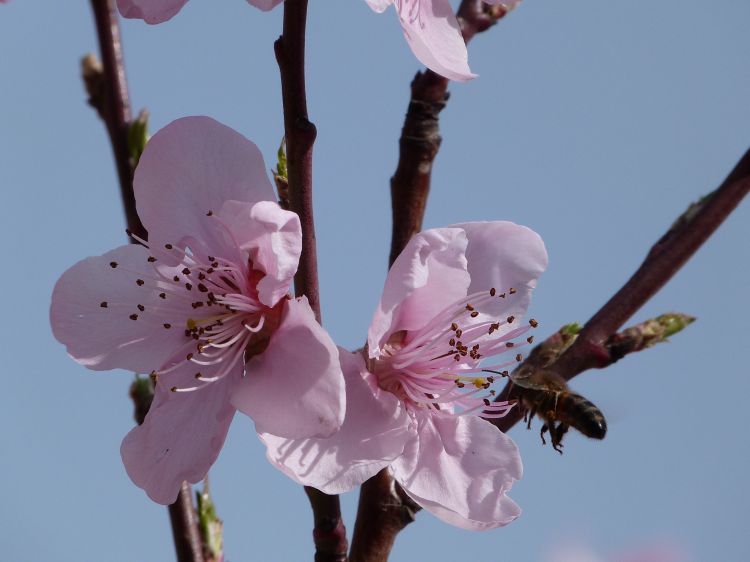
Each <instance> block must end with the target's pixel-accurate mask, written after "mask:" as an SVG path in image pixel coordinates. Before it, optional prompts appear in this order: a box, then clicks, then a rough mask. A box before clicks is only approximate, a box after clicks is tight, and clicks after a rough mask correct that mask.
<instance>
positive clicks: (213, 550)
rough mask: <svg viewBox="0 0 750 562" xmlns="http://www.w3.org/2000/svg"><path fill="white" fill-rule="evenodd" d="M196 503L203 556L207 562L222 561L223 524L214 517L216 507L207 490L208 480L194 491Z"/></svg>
mask: <svg viewBox="0 0 750 562" xmlns="http://www.w3.org/2000/svg"><path fill="white" fill-rule="evenodd" d="M195 496H196V499H197V502H198V525H199V527H200V531H201V538H202V539H203V548H204V555H205V557H206V560H207V561H208V562H212V561H219V560H223V559H224V541H223V538H222V529H223V526H224V524H223V522H222V521H221V519H219V517H218V516H217V515H216V506H215V505H214V502H213V500H212V499H211V493H210V491H209V489H208V478H206V480H204V483H203V490H201V491H199V492H198V491H196V492H195Z"/></svg>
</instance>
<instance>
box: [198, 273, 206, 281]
mask: <svg viewBox="0 0 750 562" xmlns="http://www.w3.org/2000/svg"><path fill="white" fill-rule="evenodd" d="M205 278H206V274H205V273H203V272H202V271H201V272H200V273H198V279H199V280H201V281H203V280H204V279H205Z"/></svg>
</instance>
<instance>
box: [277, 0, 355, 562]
mask: <svg viewBox="0 0 750 562" xmlns="http://www.w3.org/2000/svg"><path fill="white" fill-rule="evenodd" d="M306 23H307V0H286V2H284V24H283V31H282V35H281V37H279V38H278V39H277V40H276V42H275V43H274V51H275V53H276V61H277V62H278V64H279V71H280V74H281V95H282V101H283V106H284V132H285V141H286V158H287V182H288V186H287V189H286V192H287V193H288V197H289V199H288V202H289V209H290V210H292V211H294V212H295V213H297V215H299V218H300V223H301V224H302V255H301V256H300V261H299V267H298V268H297V274H296V275H295V276H294V289H295V293H296V294H297V295H298V296H300V295H305V296H307V300H308V301H309V303H310V306H311V307H312V309H313V311H314V312H315V316H316V318H317V319H318V322H320V320H321V315H320V295H319V289H318V262H317V252H316V248H315V224H314V221H313V206H312V153H313V144H314V143H315V137H316V135H317V131H316V129H315V125H314V124H313V123H312V122H311V121H310V120H309V118H308V115H307V97H306V93H305V27H306ZM305 492H306V493H307V497H308V499H309V500H310V506H311V507H312V510H313V518H314V523H315V528H314V530H313V539H314V541H315V561H316V562H345V561H346V558H347V554H346V553H347V550H348V548H349V545H348V543H347V540H346V527H345V526H344V521H343V519H342V518H341V507H340V505H339V498H338V496H329V495H327V494H323V493H322V492H320V491H318V490H316V489H314V488H309V487H306V488H305Z"/></svg>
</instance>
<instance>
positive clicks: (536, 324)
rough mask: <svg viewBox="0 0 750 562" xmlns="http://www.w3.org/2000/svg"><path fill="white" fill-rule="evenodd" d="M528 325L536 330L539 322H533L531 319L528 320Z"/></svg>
mask: <svg viewBox="0 0 750 562" xmlns="http://www.w3.org/2000/svg"><path fill="white" fill-rule="evenodd" d="M529 325H530V326H531V327H532V328H536V327H537V326H538V325H539V322H537V321H536V320H534V319H533V318H532V319H531V320H529Z"/></svg>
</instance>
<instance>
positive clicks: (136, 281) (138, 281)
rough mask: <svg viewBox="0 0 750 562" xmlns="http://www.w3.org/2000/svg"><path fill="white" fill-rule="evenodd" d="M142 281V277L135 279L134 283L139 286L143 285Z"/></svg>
mask: <svg viewBox="0 0 750 562" xmlns="http://www.w3.org/2000/svg"><path fill="white" fill-rule="evenodd" d="M144 283H145V281H144V280H143V279H136V280H135V284H136V285H138V286H139V287H143V284H144Z"/></svg>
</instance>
